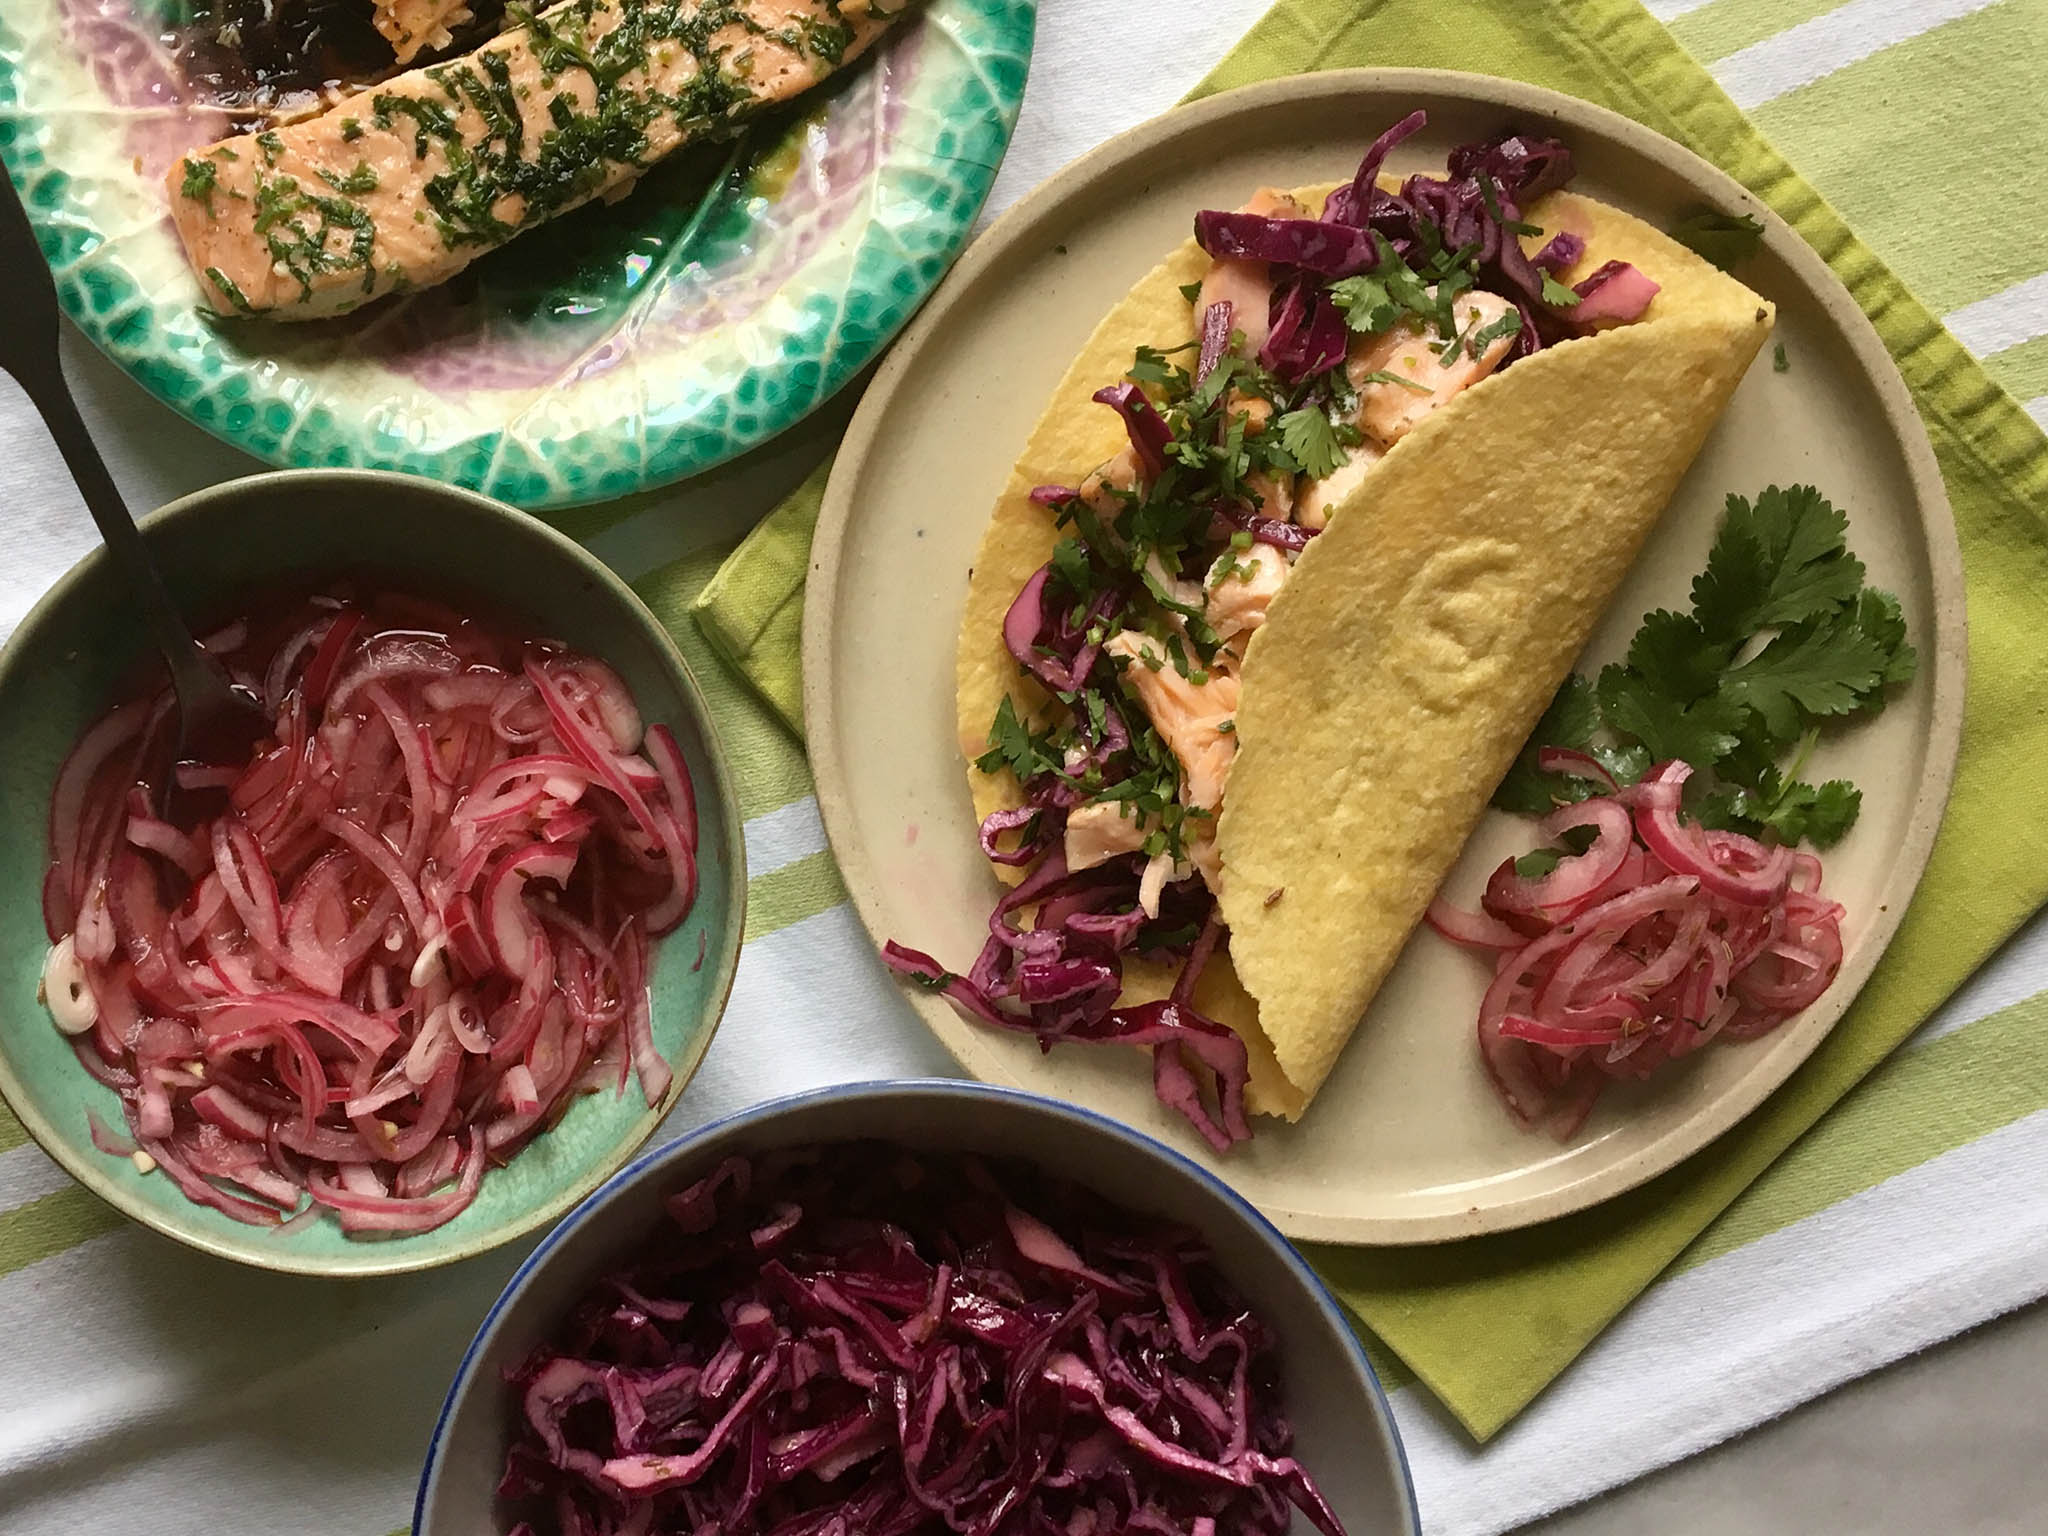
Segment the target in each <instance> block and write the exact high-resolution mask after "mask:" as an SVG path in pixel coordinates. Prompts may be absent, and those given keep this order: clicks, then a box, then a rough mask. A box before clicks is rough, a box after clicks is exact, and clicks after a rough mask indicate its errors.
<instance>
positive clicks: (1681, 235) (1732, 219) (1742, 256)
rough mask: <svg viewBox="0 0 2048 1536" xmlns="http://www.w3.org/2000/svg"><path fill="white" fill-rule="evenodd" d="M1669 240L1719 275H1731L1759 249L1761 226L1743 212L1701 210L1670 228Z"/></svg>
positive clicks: (1762, 231) (1762, 234) (1761, 242)
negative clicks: (1704, 262)
mask: <svg viewBox="0 0 2048 1536" xmlns="http://www.w3.org/2000/svg"><path fill="white" fill-rule="evenodd" d="M1671 238H1672V239H1674V240H1676V241H1677V242H1678V243H1679V244H1680V245H1682V246H1684V247H1685V248H1686V249H1687V250H1689V251H1691V252H1692V253H1693V254H1694V255H1695V256H1703V257H1705V258H1706V259H1707V260H1708V261H1711V262H1712V263H1713V264H1714V265H1715V266H1717V267H1719V268H1720V269H1721V270H1722V271H1723V272H1731V271H1733V270H1734V269H1735V267H1736V266H1737V265H1738V264H1739V263H1741V262H1745V261H1747V260H1749V258H1750V257H1752V256H1754V255H1755V254H1756V253H1757V251H1758V250H1759V249H1761V248H1762V246H1763V243H1764V227H1763V225H1762V223H1761V222H1759V221H1758V220H1756V219H1753V218H1751V217H1750V216H1749V215H1748V214H1746V213H1720V212H1717V211H1716V210H1714V209H1712V208H1703V209H1701V210H1700V211H1699V212H1698V213H1695V214H1692V215H1690V216H1688V217H1686V218H1683V219H1680V220H1679V221H1678V222H1677V223H1676V224H1674V225H1672V226H1671Z"/></svg>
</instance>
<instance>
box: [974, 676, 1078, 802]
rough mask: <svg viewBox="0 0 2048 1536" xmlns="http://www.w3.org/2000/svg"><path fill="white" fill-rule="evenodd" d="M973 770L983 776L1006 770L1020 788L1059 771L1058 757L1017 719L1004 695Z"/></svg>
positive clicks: (1041, 737) (1048, 742) (1044, 740)
mask: <svg viewBox="0 0 2048 1536" xmlns="http://www.w3.org/2000/svg"><path fill="white" fill-rule="evenodd" d="M974 766H975V767H976V768H979V769H980V770H981V771H982V772H983V773H1000V772H1001V771H1002V770H1003V769H1005V768H1007V769H1009V770H1010V772H1012V773H1014V774H1015V775H1016V776H1017V781H1018V782H1019V783H1020V784H1022V783H1027V782H1029V781H1030V780H1032V779H1035V778H1036V777H1038V775H1039V774H1041V773H1047V772H1050V771H1051V770H1052V769H1055V768H1057V767H1059V766H1060V755H1059V754H1058V753H1057V752H1056V751H1054V750H1053V746H1052V742H1051V740H1050V739H1049V738H1048V737H1047V736H1044V735H1041V734H1039V733H1037V732H1034V731H1033V730H1032V729H1031V728H1030V727H1029V726H1027V725H1026V724H1025V723H1024V722H1023V721H1022V720H1021V719H1019V718H1018V715H1017V706H1016V704H1015V703H1014V702H1012V701H1011V699H1010V696H1009V695H1008V694H1004V695H1003V702H1002V703H1001V704H999V705H997V706H996V717H995V720H994V721H993V722H992V723H991V724H990V725H989V728H988V751H986V752H984V753H982V754H981V756H980V757H977V758H976V759H975V760H974Z"/></svg>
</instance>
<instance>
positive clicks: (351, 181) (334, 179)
mask: <svg viewBox="0 0 2048 1536" xmlns="http://www.w3.org/2000/svg"><path fill="white" fill-rule="evenodd" d="M320 179H321V180H322V181H324V182H326V183H327V185H329V186H330V187H332V188H334V190H335V191H337V192H346V193H347V194H348V195H349V196H351V197H360V196H362V195H363V194H364V193H365V192H374V191H376V190H377V173H376V171H375V170H374V169H372V168H371V166H370V164H369V162H368V161H366V160H358V161H357V162H356V168H355V169H354V170H352V171H350V172H349V173H348V174H347V175H346V176H337V175H335V174H334V172H332V171H330V170H325V169H323V170H322V171H321V172H320Z"/></svg>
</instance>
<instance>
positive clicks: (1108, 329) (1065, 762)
mask: <svg viewBox="0 0 2048 1536" xmlns="http://www.w3.org/2000/svg"><path fill="white" fill-rule="evenodd" d="M1422 124H1423V118H1422V114H1420V113H1416V114H1414V115H1413V116H1411V117H1410V118H1408V119H1406V120H1405V121H1403V122H1402V123H1400V124H1397V125H1396V126H1395V127H1394V128H1392V129H1390V130H1389V131H1388V132H1387V133H1385V134H1383V135H1382V136H1381V137H1380V138H1379V139H1378V140H1377V141H1376V142H1375V143H1374V144H1373V145H1372V147H1371V149H1370V150H1369V151H1368V153H1367V154H1366V156H1365V159H1364V161H1363V163H1362V164H1361V166H1360V167H1359V170H1358V173H1357V175H1356V176H1355V177H1354V178H1353V179H1352V180H1351V181H1349V182H1345V183H1341V184H1338V185H1336V186H1334V187H1315V188H1307V189H1301V190H1295V191H1281V190H1275V189H1261V190H1259V191H1258V192H1257V193H1256V194H1255V195H1254V196H1253V197H1252V198H1251V199H1250V200H1249V201H1247V202H1246V203H1245V204H1244V206H1243V207H1241V208H1239V209H1236V210H1232V211H1227V212H1226V211H1210V212H1203V213H1200V214H1198V215H1197V217H1196V220H1195V235H1194V238H1192V239H1190V240H1189V241H1187V242H1186V243H1185V244H1184V245H1182V246H1181V247H1179V248H1178V249H1177V250H1175V251H1173V252H1172V253H1171V254H1170V255H1169V256H1168V257H1167V259H1166V260H1165V261H1164V262H1162V263H1161V264H1160V265H1159V266H1158V267H1157V268H1156V269H1155V270H1154V271H1152V272H1151V273H1150V274H1148V275H1147V276H1146V277H1145V278H1144V279H1143V280H1142V281H1140V282H1139V283H1138V285H1137V286H1136V287H1135V288H1134V289H1133V290H1132V291H1131V292H1130V294H1129V295H1128V296H1127V297H1126V298H1125V299H1124V300H1123V301H1122V302H1121V303H1119V304H1118V305H1117V306H1116V308H1115V309H1114V310H1112V311H1111V313H1110V314H1109V315H1108V316H1107V317H1106V318H1105V319H1104V320H1103V321H1102V323H1101V325H1100V326H1099V327H1098V328H1097V329H1096V331H1095V333H1094V334H1093V336H1092V337H1091V338H1090V339H1089V341H1088V343H1087V345H1086V346H1085V347H1084V348H1083V350H1082V353H1081V355H1080V356H1079V357H1078V358H1077V359H1076V360H1075V362H1074V364H1073V366H1072V367H1071V368H1070V369H1069V370H1068V371H1067V374H1066V376H1065V377H1064V378H1063V379H1062V381H1061V382H1060V385H1059V387H1058V388H1057V389H1056V390H1055V392H1054V395H1053V398H1052V400H1051V402H1050V403H1049V404H1048V406H1047V408H1046V411H1045V413H1044V415H1043V417H1042V418H1041V420H1040V421H1039V423H1038V425H1037V427H1036V429H1035V430H1034V431H1033V433H1032V435H1031V437H1030V440H1029V442H1028V443H1027V445H1026V447H1025V449H1024V452H1023V454H1022V456H1021V457H1020V458H1019V460H1018V461H1017V463H1016V466H1015V468H1014V470H1013V472H1012V473H1011V475H1010V477H1009V480H1008V483H1007V485H1006V486H1005V488H1004V490H1003V492H1002V494H1001V496H1000V498H999V499H998V501H997V504H996V506H995V509H994V512H993V515H992V517H991V519H990V521H989V524H988V528H987V531H986V533H985V535H984V536H983V539H982V543H981V547H980V551H979V554H978V556H977V558H976V561H975V564H974V569H973V574H972V579H971V584H970V587H969V591H968V595H967V602H966V607H965V611H964V614H963V619H962V624H961V631H960V641H959V652H958V675H957V682H958V702H959V731H960V742H961V748H962V751H963V752H964V754H965V755H966V757H967V760H968V777H969V782H970V785H971V787H972V790H973V795H974V804H975V810H976V813H977V816H978V818H979V819H980V823H981V843H982V849H983V851H984V852H985V853H986V854H987V856H988V857H989V858H990V860H991V861H992V862H993V864H994V865H995V867H996V869H997V871H998V873H999V874H1000V875H1001V876H1002V878H1003V879H1004V881H1005V883H1006V885H1007V886H1008V887H1009V888H1008V890H1007V891H1006V892H1005V894H1004V895H1003V897H1002V898H1001V900H1000V901H999V903H998V904H997V907H996V909H995V912H994V914H993V916H992V918H991V924H990V927H991V936H990V938H989V941H988V943H987V945H986V947H985V948H984V950H983V952H982V954H981V955H980V957H979V958H978V959H977V960H976V961H975V963H974V964H973V966H972V967H971V969H970V970H968V971H967V972H965V973H961V974H956V973H954V972H952V971H949V970H945V969H943V968H942V967H940V965H939V964H938V963H937V962H936V961H934V960H932V959H931V958H930V957H928V956H924V955H921V954H918V953H917V952H915V951H912V950H907V949H904V948H902V947H901V946H897V945H891V946H889V947H888V949H887V951H886V953H887V955H888V956H889V958H890V960H891V962H892V963H893V964H894V965H895V966H896V968H897V969H898V970H899V971H902V972H905V973H906V974H908V975H910V976H911V977H913V978H914V979H917V980H919V981H921V982H922V983H923V984H924V985H926V986H928V987H931V988H932V989H934V990H938V991H943V992H944V993H945V994H946V995H947V996H948V997H950V998H951V1000H952V1001H953V1002H954V1003H955V1004H956V1005H957V1006H958V1007H960V1008H961V1009H962V1010H963V1011H965V1012H966V1013H968V1014H969V1015H971V1016H973V1017H975V1018H978V1019H980V1020H981V1021H983V1022H985V1023H988V1024H991V1025H997V1026H1001V1027H1007V1028H1013V1029H1020V1030H1025V1031H1029V1032H1031V1033H1034V1034H1036V1035H1037V1036H1038V1038H1039V1039H1040V1040H1041V1042H1043V1043H1046V1044H1048V1045H1050V1044H1052V1043H1056V1042H1061V1041H1068V1040H1083V1041H1120V1042H1124V1043H1129V1044H1137V1045H1144V1046H1150V1047H1151V1048H1152V1051H1153V1060H1154V1081H1155V1086H1156V1088H1157V1090H1158V1092H1159V1095H1160V1097H1161V1098H1162V1099H1163V1100H1164V1101H1165V1102H1166V1103H1167V1104H1169V1105H1170V1106H1171V1107H1173V1108H1175V1109H1177V1110H1179V1111H1180V1112H1182V1113H1183V1114H1185V1115H1186V1116H1187V1117H1188V1119H1189V1120H1190V1121H1191V1122H1192V1123H1193V1124H1194V1125H1195V1127H1196V1128H1197V1129H1198V1130H1200V1131H1201V1132H1202V1134H1203V1135H1204V1136H1205V1137H1207V1139H1208V1140H1209V1141H1210V1142H1211V1143H1212V1144H1213V1145H1214V1146H1216V1147H1217V1148H1218V1149H1219V1150H1220V1149H1222V1148H1225V1147H1227V1146H1229V1145H1230V1144H1232V1143H1234V1142H1236V1141H1240V1140H1243V1139H1244V1138H1245V1137H1247V1136H1248V1135H1249V1134H1250V1127H1249V1121H1248V1118H1247V1116H1248V1113H1251V1112H1256V1113H1265V1114H1274V1115H1280V1116H1284V1117H1286V1118H1287V1119H1290V1120H1293V1119H1298V1118H1299V1117H1300V1116H1301V1114H1302V1113H1303V1112H1304V1111H1305V1110H1306V1108H1307V1107H1308V1105H1309V1103H1310V1101H1311V1100H1312V1099H1313V1098H1314V1097H1315V1095H1316V1092H1317V1090H1318V1089H1319V1088H1320V1087H1321V1086H1322V1084H1323V1082H1324V1080H1325V1079H1326V1078H1327V1076H1328V1075H1329V1073H1330V1070H1331V1068H1332V1066H1333V1065H1334V1064H1335V1062H1336V1060H1337V1057H1338V1055H1339V1053H1340V1052H1341V1051H1342V1049H1343V1047H1344V1044H1345V1042H1346V1041H1347V1040H1348V1039H1349V1037H1350V1035H1351V1033H1352V1031H1353V1030H1354V1029H1355V1028H1356V1026H1357V1024H1358V1022H1359V1020H1360V1018H1361V1016H1362V1015H1363V1014H1364V1012H1365V1010H1366V1007H1367V1005H1368V1004H1369V1003H1370V1001H1371V999H1372V997H1373V995H1374V993H1375V992H1376V991H1377V989H1378V987H1379V986H1380V983H1381V982H1382V980H1383V979H1384V978H1385V976H1386V974H1387V972H1388V970H1389V969H1390V968H1391V966H1392V965H1393V963H1394V961H1395V959H1396V958H1397V956H1398V955H1399V953H1400V951H1401V948H1402V946H1403V945H1404V944H1405V943H1406V942H1407V939H1408V936H1409V934H1410V933H1411V932H1412V931H1413V929H1414V928H1415V926H1416V924H1417V922H1418V920H1419V919H1420V918H1421V917H1422V915H1423V913H1424V910H1425V908H1426V907H1427V906H1428V905H1429V902H1430V899H1431V897H1432V895H1433V894H1434V893H1435V892H1436V889H1437V887H1438V885H1439V883H1440V882H1441V881H1442V879H1443V877H1444V875H1445V873H1446V872H1447V871H1448V870H1449V869H1450V867H1451V865H1452V864H1453V863H1454V862H1455V860H1456V859H1457V856H1458V854H1459V851H1460V849H1461V848H1462V846H1463V845H1464V842H1465V840H1466V838H1467V837H1468V836H1469V834H1470V833H1471V831H1472V829H1473V827H1474V826H1475V825H1476V823H1477V822H1478V820H1479V817H1480V815H1481V813H1482V811H1483V809H1484V807H1485V805H1486V803H1487V799H1488V796H1489V795H1490V794H1491V793H1492V792H1493V790H1494V787H1495V785H1496V784H1497V783H1498V782H1499V781H1500V779H1501V777H1502V775H1503V774H1504V773H1505V772H1506V770H1507V769H1508V768H1509V766H1510V765H1511V763H1512V762H1513V760H1514V758H1515V756H1516V753H1517V752H1518V750H1519V749H1520V748H1521V747H1522V744H1523V742H1524V741H1525V740H1526V739H1527V737H1528V736H1529V733H1530V731H1531V728H1532V727H1533V726H1534V725H1535V724H1536V722H1537V720H1538V717H1539V716H1540V715H1541V714H1542V712H1543V710H1544V707H1545V705H1546V704H1547V703H1549V701H1550V700H1551V698H1552V696H1553V695H1554V694H1555V692H1556V691H1557V689H1558V687H1559V685H1560V683H1561V682H1562V681H1563V680H1564V678H1565V677H1566V675H1567V673H1568V672H1569V669H1570V667H1571V665H1572V662H1573V660H1574V659H1575V658H1576V656H1577V655H1578V653H1579V650H1580V649H1581V647H1582V646H1583V645H1584V643H1585V640H1586V637H1587V635H1588V633H1589V631H1590V630H1591V628H1592V626H1593V624H1594V622H1595V620H1596V619H1597V618H1598V617H1599V615H1600V613H1601V611H1602V610H1603V609H1604V608H1605V607H1606V605H1607V603H1608V602H1609V600H1610V599H1611V598H1612V596H1613V594H1614V591H1615V589H1616V587H1617V585H1618V584H1619V582H1620V580H1621V578H1622V576H1623V574H1624V573H1625V572H1626V571H1627V569H1628V567H1629V565H1630V563H1631V562H1632V561H1633V559H1634V557H1635V554H1636V551H1637V549H1638V548H1639V547H1640V545H1641V544H1642V541H1643V539H1644V537H1645V535H1646V534H1647V533H1648V532H1649V530H1650V528H1651V527H1652V525H1653V524H1654V523H1655V521H1656V519H1657V517H1658V515H1659V513H1660V512H1661V511H1662V510H1663V507H1664V505H1665V503H1666V502H1667V501H1668V500H1669V499H1670V497H1671V494H1672V492H1673V491H1674V489H1675V488H1676V486H1677V484H1678V481H1679V479H1680V478H1681V477H1682V476H1683V474H1684V473H1685V471H1686V469H1687V467H1688V466H1689V465H1690V464H1691V462H1692V460H1693V458H1694V456H1695V455H1696V454H1697V452H1698V451H1699V448H1700V446H1701V444H1702V443H1703V442H1704V440H1705V439H1706V436H1707V434H1708V433H1709V431H1710V430H1711V429H1712V427H1713V424H1714V422H1715V420H1716V418H1717V417H1718V416H1719V414H1720V412H1721V410H1722V408H1723V407H1724V406H1725V405H1726V403H1727V401H1728V398H1729V396H1730V395H1731V393H1732V392H1733V391H1734V389H1735V386H1736V384H1737V383H1738V382H1739V381H1740V379H1741V378H1742V376H1743V374H1744V372H1745V371H1746V370H1747V368H1748V367H1749V365H1750V363H1751V362H1752V360H1753V359H1754V358H1755V356H1756V354H1757V351H1758V349H1759V347H1760V346H1761V345H1762V343H1763V341H1764V339H1765V337H1766V336H1767V335H1768V333H1769V330H1770V326H1771V321H1772V308H1771V306H1770V305H1769V304H1768V303H1767V302H1765V301H1764V300H1762V299H1761V298H1759V297H1758V296H1757V295H1756V294H1754V293H1753V292H1751V291H1750V290H1749V289H1748V288H1746V287H1745V286H1744V285H1743V284H1741V283H1740V282H1738V281H1736V280H1735V279H1734V278H1732V277H1729V276H1728V275H1726V274H1725V273H1723V272H1721V271H1720V270H1719V269H1717V268H1716V267H1714V266H1713V265H1711V264H1710V263H1708V262H1706V261H1704V260H1702V259H1700V258H1699V257H1698V256H1696V255H1694V254H1693V253H1692V252H1691V251H1689V250H1687V249H1686V248H1685V247H1683V246H1681V245H1680V244H1678V243H1677V242H1675V241H1674V240H1672V239H1670V238H1669V237H1667V236H1665V235H1663V234H1662V233H1660V232H1659V231H1657V230H1655V229H1652V228H1651V227H1649V226H1648V225H1646V224H1644V223H1643V222H1641V221H1640V220H1638V219H1636V218H1633V217H1631V216H1630V215H1628V214H1625V213H1622V212H1621V211H1619V210H1618V209H1615V208H1613V207H1610V206H1608V205H1605V204H1603V203H1600V202H1598V201H1595V200H1593V199H1591V198H1588V197H1584V196H1581V195H1578V194H1576V193H1573V192H1571V191H1568V190H1566V187H1567V184H1568V183H1569V182H1570V180H1571V179H1572V174H1573V168H1572V162H1571V156H1570V153H1569V151H1568V150H1567V149H1566V147H1565V146H1564V145H1562V144H1560V143H1557V142H1556V141H1553V140H1548V139H1542V138H1537V137H1533V136H1529V135H1522V134H1511V135H1507V136H1503V137H1501V138H1498V139H1495V140H1492V141H1488V142H1485V143H1480V144H1473V145H1466V146H1462V147H1460V148H1458V149H1456V150H1454V151H1453V152H1452V153H1451V155H1450V157H1449V162H1448V166H1447V168H1446V170H1445V172H1444V174H1442V175H1440V176H1437V175H1413V176H1410V177H1408V178H1406V179H1405V180H1400V181H1397V180H1395V179H1393V178H1391V177H1386V176H1383V175H1382V174H1381V166H1382V163H1383V161H1384V159H1385V156H1386V154H1387V152H1388V151H1389V150H1390V149H1391V148H1392V147H1393V146H1394V145H1395V144H1397V143H1398V142H1399V141H1400V140H1401V139H1402V138H1404V137H1406V136H1407V135H1409V134H1411V133H1413V132H1414V131H1416V130H1417V129H1418V128H1420V127H1421V126H1422Z"/></svg>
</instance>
